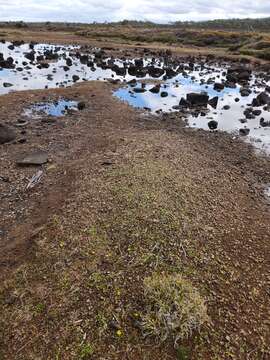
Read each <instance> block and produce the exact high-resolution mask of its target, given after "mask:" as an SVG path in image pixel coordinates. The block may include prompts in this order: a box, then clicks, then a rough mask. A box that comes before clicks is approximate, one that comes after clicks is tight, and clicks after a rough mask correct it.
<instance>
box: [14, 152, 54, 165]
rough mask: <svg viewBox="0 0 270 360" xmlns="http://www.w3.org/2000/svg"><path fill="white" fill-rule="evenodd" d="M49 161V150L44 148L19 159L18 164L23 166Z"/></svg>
mask: <svg viewBox="0 0 270 360" xmlns="http://www.w3.org/2000/svg"><path fill="white" fill-rule="evenodd" d="M47 161H48V154H47V152H46V151H43V150H37V151H34V152H32V153H30V154H27V155H25V156H24V157H22V158H21V159H19V160H18V161H17V164H18V165H21V166H27V165H42V164H45V163H46V162H47Z"/></svg>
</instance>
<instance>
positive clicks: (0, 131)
mask: <svg viewBox="0 0 270 360" xmlns="http://www.w3.org/2000/svg"><path fill="white" fill-rule="evenodd" d="M15 138H16V134H15V132H14V131H13V130H12V129H11V128H9V127H8V126H6V125H2V124H0V144H5V143H7V142H10V141H13V140H14V139H15Z"/></svg>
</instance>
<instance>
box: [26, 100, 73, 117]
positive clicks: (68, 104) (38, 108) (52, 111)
mask: <svg viewBox="0 0 270 360" xmlns="http://www.w3.org/2000/svg"><path fill="white" fill-rule="evenodd" d="M77 105H78V102H77V101H73V100H66V99H59V100H57V101H53V102H41V103H37V104H34V105H33V106H31V107H30V108H29V109H26V110H25V112H24V115H26V116H28V117H31V118H39V117H41V116H43V115H48V116H53V117H60V116H64V115H66V114H68V112H69V111H70V110H73V111H76V110H78V107H77Z"/></svg>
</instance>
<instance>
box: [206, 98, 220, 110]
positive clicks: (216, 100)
mask: <svg viewBox="0 0 270 360" xmlns="http://www.w3.org/2000/svg"><path fill="white" fill-rule="evenodd" d="M208 104H209V105H211V106H212V107H213V108H216V107H217V104H218V96H215V97H213V98H212V99H210V100H209V101H208Z"/></svg>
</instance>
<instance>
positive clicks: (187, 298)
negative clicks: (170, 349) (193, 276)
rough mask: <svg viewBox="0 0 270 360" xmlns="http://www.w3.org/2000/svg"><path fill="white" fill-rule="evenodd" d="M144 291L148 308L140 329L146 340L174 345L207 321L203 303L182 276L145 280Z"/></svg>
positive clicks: (155, 276)
mask: <svg viewBox="0 0 270 360" xmlns="http://www.w3.org/2000/svg"><path fill="white" fill-rule="evenodd" d="M144 289H145V298H146V302H147V307H146V313H145V315H144V316H143V317H142V327H143V330H144V333H145V335H146V336H148V335H149V336H156V337H158V338H159V339H161V340H162V341H164V340H166V339H167V338H171V339H173V340H174V341H175V343H177V341H178V340H179V339H185V338H188V337H189V336H190V335H192V333H193V332H194V331H198V330H200V327H201V326H202V325H203V324H204V323H205V322H207V321H208V316H207V309H206V305H205V303H204V300H203V299H202V298H201V296H200V294H199V293H198V291H197V290H196V289H195V288H194V287H193V286H192V284H190V282H189V281H187V280H186V279H184V278H183V277H182V276H181V275H159V274H154V275H153V276H151V277H148V278H146V279H145V281H144Z"/></svg>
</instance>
